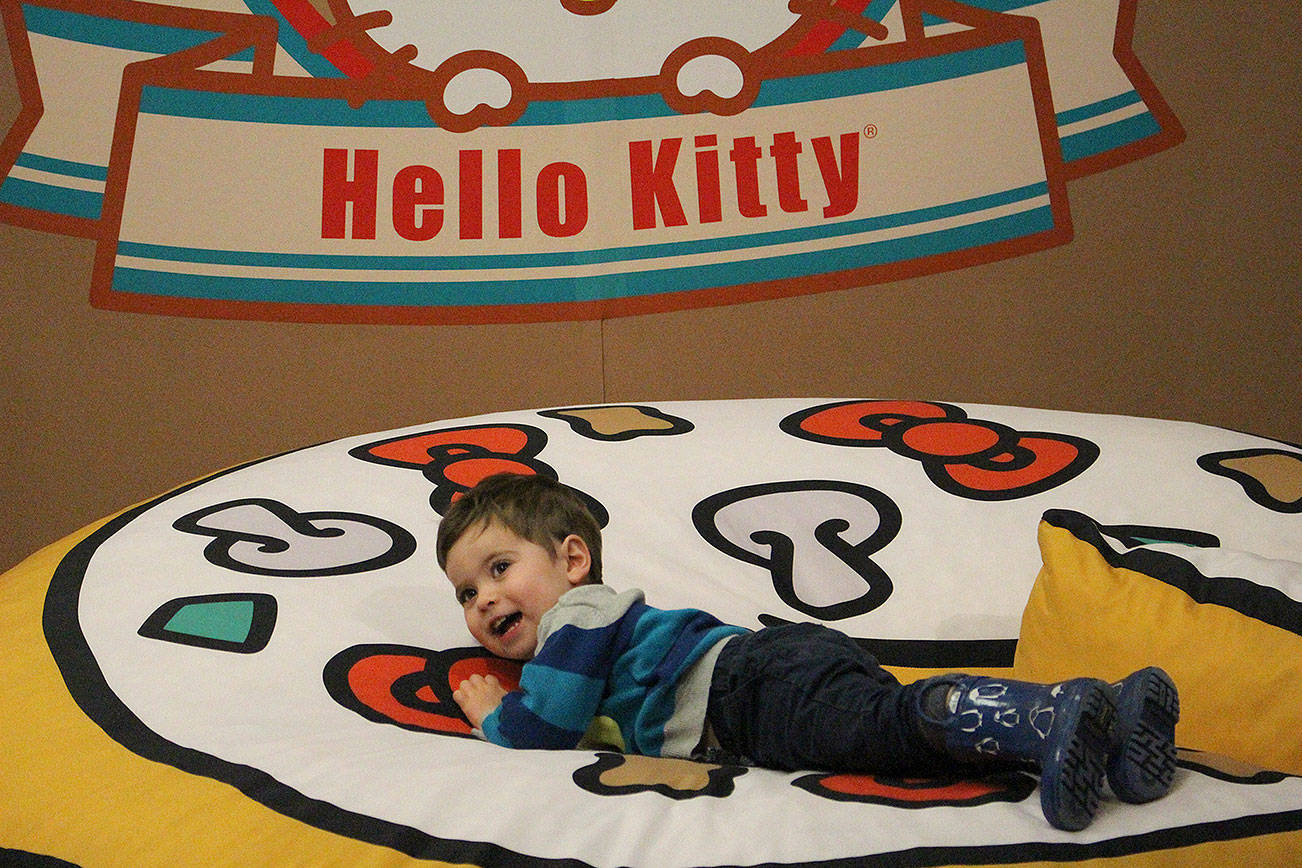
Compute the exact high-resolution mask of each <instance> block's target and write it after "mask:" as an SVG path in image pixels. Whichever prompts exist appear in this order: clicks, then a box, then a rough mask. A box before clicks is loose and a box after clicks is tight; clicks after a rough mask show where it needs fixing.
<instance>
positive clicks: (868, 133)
mask: <svg viewBox="0 0 1302 868" xmlns="http://www.w3.org/2000/svg"><path fill="white" fill-rule="evenodd" d="M863 137H864V138H865V139H875V138H877V124H869V125H868V126H866V127H864V128H863Z"/></svg>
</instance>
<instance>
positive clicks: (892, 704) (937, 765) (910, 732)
mask: <svg viewBox="0 0 1302 868" xmlns="http://www.w3.org/2000/svg"><path fill="white" fill-rule="evenodd" d="M921 689H922V686H921V684H920V683H919V684H910V685H901V684H900V682H899V681H898V680H897V679H896V678H895V676H893V675H891V674H890V673H889V672H887V671H886V670H885V669H882V668H881V666H880V665H878V663H877V660H876V659H875V658H874V657H873V656H872V655H871V654H869V653H868V652H867V651H864V650H863V649H862V648H860V647H859V645H858V644H857V643H856V642H855V641H854V640H853V639H851V638H850V637H848V636H846V635H845V634H844V633H840V632H838V631H836V630H831V629H829V628H827V627H824V626H822V625H819V624H784V625H780V626H776V627H766V628H764V629H762V630H758V631H756V632H754V633H750V634H744V635H741V636H736V637H734V638H733V639H732V640H731V641H729V642H728V643H727V644H726V645H724V647H723V649H722V651H721V652H720V653H719V658H718V661H717V662H716V663H715V667H714V675H713V677H712V679H711V682H710V698H709V706H708V710H707V712H706V717H707V719H708V720H709V723H710V726H711V728H712V729H713V730H714V734H715V737H716V738H717V739H718V741H719V744H720V745H721V746H722V748H723V751H724V752H725V753H727V754H733V755H735V756H738V757H744V758H746V759H748V760H750V761H752V762H754V763H755V764H756V765H760V766H764V767H766V768H775V769H782V770H787V771H794V770H797V769H818V770H823V771H836V772H858V773H870V774H890V775H905V776H907V775H928V774H937V773H940V772H944V771H953V770H955V768H956V766H957V764H956V763H955V762H954V761H953V760H952V759H949V758H947V757H946V756H945V755H944V754H943V753H942V752H941V751H940V750H938V749H937V748H935V747H933V746H932V745H931V743H930V742H929V741H928V740H927V738H926V736H925V735H924V730H923V729H922V721H921V718H920V715H919V714H918V707H919V706H918V693H919V692H920V690H921Z"/></svg>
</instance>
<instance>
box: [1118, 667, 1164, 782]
mask: <svg viewBox="0 0 1302 868" xmlns="http://www.w3.org/2000/svg"><path fill="white" fill-rule="evenodd" d="M1112 691H1113V695H1114V696H1115V697H1116V700H1117V726H1116V729H1115V730H1114V733H1113V739H1112V749H1111V751H1109V754H1108V765H1107V769H1108V785H1109V786H1111V787H1112V792H1113V793H1115V794H1116V796H1117V798H1118V799H1121V800H1122V801H1123V802H1151V801H1153V800H1154V799H1160V798H1161V797H1162V796H1165V795H1166V794H1167V793H1168V792H1170V790H1171V782H1172V780H1173V779H1174V778H1175V723H1176V721H1177V720H1179V719H1180V695H1179V693H1178V692H1177V691H1176V688H1175V683H1174V682H1173V681H1171V677H1170V676H1169V675H1167V674H1166V673H1165V672H1163V671H1162V670H1161V669H1158V668H1157V667H1155V666H1150V667H1149V668H1147V669H1141V670H1139V671H1138V672H1134V673H1131V674H1130V675H1128V676H1126V677H1125V678H1123V679H1122V680H1121V681H1118V682H1117V683H1116V684H1113V685H1112Z"/></svg>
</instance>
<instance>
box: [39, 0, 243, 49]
mask: <svg viewBox="0 0 1302 868" xmlns="http://www.w3.org/2000/svg"><path fill="white" fill-rule="evenodd" d="M23 18H24V19H25V20H26V22H27V30H28V31H29V32H31V33H39V34H41V35H42V36H56V37H58V38H60V39H68V40H72V41H74V42H82V43H85V44H87V45H102V46H104V47H106V48H124V49H128V50H131V51H147V52H149V53H150V54H172V53H174V52H177V51H184V50H185V49H187V48H193V47H194V46H196V45H202V44H203V43H205V42H210V41H211V40H213V39H215V38H216V37H218V36H220V35H221V34H220V33H218V32H216V31H207V30H188V29H186V28H183V27H168V26H166V25H161V24H145V23H142V22H139V21H123V20H122V19H120V18H108V17H101V16H98V15H87V14H84V13H81V12H70V11H68V10H65V9H51V8H49V7H48V6H23ZM252 58H253V55H252V53H250V54H249V55H248V59H250V60H251V59H252Z"/></svg>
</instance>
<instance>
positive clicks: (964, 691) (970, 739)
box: [919, 675, 1116, 832]
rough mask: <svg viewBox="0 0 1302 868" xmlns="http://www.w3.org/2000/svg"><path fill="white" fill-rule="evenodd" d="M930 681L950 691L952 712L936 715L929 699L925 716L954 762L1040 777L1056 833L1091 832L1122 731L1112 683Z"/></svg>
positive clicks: (954, 677)
mask: <svg viewBox="0 0 1302 868" xmlns="http://www.w3.org/2000/svg"><path fill="white" fill-rule="evenodd" d="M930 681H931V682H932V684H933V685H937V686H939V685H942V684H948V685H949V690H948V692H947V693H946V694H945V700H946V701H945V711H944V712H942V713H941V714H939V715H937V714H936V713H935V707H934V705H932V704H931V703H929V702H927V701H926V697H927V692H926V691H923V692H922V693H921V694H920V696H921V697H923V701H922V702H921V703H920V706H919V711H920V714H921V717H922V719H923V720H924V721H925V723H924V727H925V726H926V725H927V724H929V725H930V726H931V727H933V728H934V733H933V734H934V735H935V736H938V738H936V740H935V743H936V744H937V745H938V746H941V747H942V749H943V750H944V751H945V752H946V753H947V754H948V755H949V756H951V757H953V758H954V759H957V760H960V761H964V762H973V763H976V764H981V765H985V764H989V763H992V762H993V763H996V764H1003V763H1006V764H1008V765H1011V766H1016V767H1020V768H1024V769H1029V770H1032V771H1036V772H1038V773H1039V776H1040V809H1041V810H1042V811H1043V812H1044V818H1045V819H1046V820H1048V821H1049V824H1050V825H1052V826H1054V827H1055V828H1058V829H1065V830H1067V831H1073V832H1074V831H1077V830H1080V829H1084V828H1085V827H1086V826H1088V825H1089V824H1090V822H1091V821H1092V820H1093V819H1094V814H1095V812H1096V811H1097V810H1098V806H1099V798H1100V795H1101V792H1102V789H1103V779H1104V774H1105V769H1106V766H1107V761H1108V756H1109V750H1110V747H1111V745H1112V740H1113V730H1114V728H1115V724H1116V700H1115V699H1114V697H1113V692H1112V689H1111V687H1110V686H1109V685H1108V683H1107V682H1106V681H1100V680H1098V679H1095V678H1077V679H1073V680H1071V681H1063V682H1061V683H1058V684H1032V683H1029V682H1025V681H1012V680H1009V679H1004V678H987V677H982V676H972V675H941V676H937V677H935V678H933V679H930ZM933 695H934V694H933Z"/></svg>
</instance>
